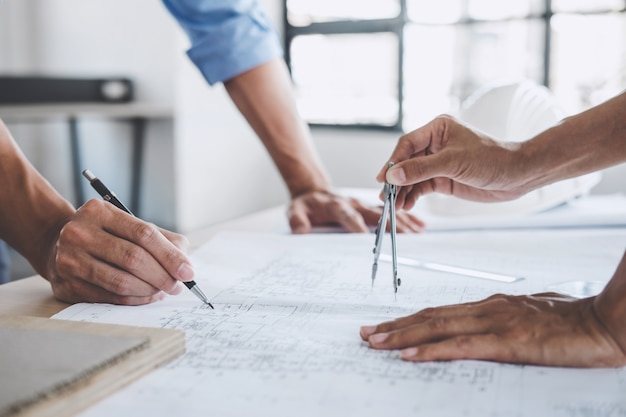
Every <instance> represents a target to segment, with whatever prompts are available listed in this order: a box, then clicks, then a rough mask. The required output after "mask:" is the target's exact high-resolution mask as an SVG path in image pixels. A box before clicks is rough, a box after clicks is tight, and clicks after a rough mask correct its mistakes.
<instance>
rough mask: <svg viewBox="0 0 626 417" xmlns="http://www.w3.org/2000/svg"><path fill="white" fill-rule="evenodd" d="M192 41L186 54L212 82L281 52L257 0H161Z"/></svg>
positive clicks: (268, 21)
mask: <svg viewBox="0 0 626 417" xmlns="http://www.w3.org/2000/svg"><path fill="white" fill-rule="evenodd" d="M163 3H164V4H165V7H167V9H168V10H169V11H170V13H171V14H172V15H173V16H174V17H175V18H176V20H178V23H180V25H181V26H182V28H183V29H184V31H185V32H186V33H187V36H188V37H189V40H190V41H191V47H190V48H189V50H188V51H187V55H188V56H189V58H190V59H191V61H192V62H193V63H194V64H195V65H196V66H197V67H198V69H199V70H200V72H202V74H203V75H204V78H206V80H207V81H208V82H209V84H211V85H213V84H215V83H218V82H222V81H226V80H229V79H230V78H233V77H235V76H236V75H238V74H241V73H242V72H245V71H247V70H249V69H252V68H254V67H256V66H258V65H261V64H263V63H265V62H267V61H270V60H271V59H273V58H275V57H277V56H281V55H282V48H281V46H280V42H279V39H278V35H277V33H276V30H275V29H274V27H273V26H272V24H271V22H270V20H269V18H268V17H267V15H266V14H265V13H264V12H263V10H262V9H261V7H260V5H259V3H258V1H257V0H163Z"/></svg>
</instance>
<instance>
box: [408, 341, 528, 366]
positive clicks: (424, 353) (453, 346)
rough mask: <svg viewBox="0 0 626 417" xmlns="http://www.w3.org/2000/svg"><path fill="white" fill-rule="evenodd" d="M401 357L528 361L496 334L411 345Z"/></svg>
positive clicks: (415, 359)
mask: <svg viewBox="0 0 626 417" xmlns="http://www.w3.org/2000/svg"><path fill="white" fill-rule="evenodd" d="M400 357H401V358H402V359H404V360H406V361H411V362H429V361H451V360H459V359H473V360H490V361H497V362H508V363H526V362H527V361H524V360H522V359H521V358H520V357H519V356H518V355H516V354H515V350H514V349H512V347H511V346H510V344H509V343H507V342H504V341H503V340H501V338H499V337H498V336H496V335H494V334H487V335H482V334H481V335H469V336H465V335H464V336H455V337H452V338H449V339H446V340H442V341H441V342H437V343H427V344H423V345H421V346H419V347H409V348H407V349H404V350H402V351H401V352H400Z"/></svg>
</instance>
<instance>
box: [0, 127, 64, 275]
mask: <svg viewBox="0 0 626 417" xmlns="http://www.w3.org/2000/svg"><path fill="white" fill-rule="evenodd" d="M0 184H2V186H1V187H0V202H2V203H0V238H2V239H3V240H5V241H6V242H7V243H9V245H11V246H12V247H13V248H15V249H16V250H17V251H18V252H20V253H21V254H22V255H23V256H24V257H25V258H26V259H27V260H28V261H29V262H30V263H31V264H32V265H33V267H34V268H35V269H36V271H37V272H38V273H40V274H42V275H46V273H47V268H48V266H49V262H50V261H51V258H52V256H53V251H54V242H55V241H56V236H57V234H58V232H59V230H60V229H61V227H62V226H63V224H65V223H66V222H67V221H68V219H69V218H70V216H72V214H73V213H74V208H73V207H72V206H71V205H70V204H69V203H68V202H67V201H66V200H65V199H63V197H61V196H60V195H59V194H58V193H57V192H56V191H55V190H54V188H53V187H52V186H51V185H50V184H49V183H48V182H47V181H46V180H45V179H44V178H43V177H42V176H41V175H40V174H39V173H38V172H37V171H36V170H35V169H34V168H33V167H32V165H31V164H30V163H29V162H28V161H27V160H26V158H25V157H24V155H23V154H22V153H21V151H20V150H19V149H18V147H17V145H16V144H15V142H14V141H13V139H12V138H11V136H10V134H9V132H8V130H7V129H6V127H5V126H4V124H2V122H0Z"/></svg>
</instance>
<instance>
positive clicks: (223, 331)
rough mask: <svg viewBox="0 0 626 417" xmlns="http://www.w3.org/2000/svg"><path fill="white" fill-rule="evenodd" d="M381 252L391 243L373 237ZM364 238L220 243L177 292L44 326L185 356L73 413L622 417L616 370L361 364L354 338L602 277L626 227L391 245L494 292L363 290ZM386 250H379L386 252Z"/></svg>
mask: <svg viewBox="0 0 626 417" xmlns="http://www.w3.org/2000/svg"><path fill="white" fill-rule="evenodd" d="M385 243H386V245H387V246H388V236H386V237H385ZM373 244H374V237H373V235H346V234H343V235H329V234H324V235H306V236H289V235H254V234H240V233H232V234H225V235H220V236H218V237H217V238H215V239H214V240H212V241H211V242H210V243H209V244H208V245H206V246H204V247H202V248H201V249H200V250H199V251H197V252H196V253H195V254H194V262H195V265H196V269H197V279H196V282H197V283H198V284H199V285H200V286H201V287H202V289H203V290H204V291H205V292H206V293H207V294H210V295H211V297H212V303H213V304H214V306H215V310H210V309H208V308H207V307H206V306H203V305H201V304H200V303H199V301H198V300H197V299H195V298H194V296H193V295H192V294H190V293H189V292H185V293H184V294H182V295H179V296H177V297H168V299H166V300H165V301H162V302H160V303H156V304H152V305H148V306H142V307H122V306H111V305H90V304H79V305H75V306H72V307H70V308H68V309H66V310H64V311H63V312H61V313H59V314H58V315H57V316H56V317H57V318H62V319H72V320H86V321H95V322H107V323H120V324H131V325H145V326H158V327H167V328H180V329H184V330H185V332H186V334H187V352H186V354H185V355H184V356H182V357H180V358H179V359H177V360H175V361H174V362H172V363H170V364H169V365H167V366H165V367H164V368H161V369H158V370H156V371H154V372H152V373H150V374H149V375H147V376H146V377H144V378H142V379H140V380H138V381H137V382H135V383H133V384H132V385H130V386H128V387H127V388H125V389H123V390H122V391H120V392H118V393H117V394H114V395H113V396H111V397H109V398H107V399H105V400H103V401H102V402H101V403H99V404H97V405H95V406H93V407H92V408H91V409H89V410H86V411H85V412H84V413H83V415H84V416H114V415H147V416H152V417H158V416H172V415H189V416H192V415H206V416H290V417H291V416H348V415H350V416H357V415H358V416H377V417H379V416H382V415H388V416H404V415H417V416H429V417H430V416H480V417H484V416H507V417H508V416H533V417H534V416H544V415H545V416H596V415H597V416H600V415H602V416H621V415H624V414H626V395H625V394H624V393H626V370H625V369H599V370H584V369H561V368H545V367H532V366H515V365H502V364H495V363H490V362H480V361H454V362H434V363H424V364H413V363H407V362H403V361H401V360H400V359H399V358H398V354H397V352H388V351H374V350H371V349H369V348H368V347H367V346H366V345H365V344H364V343H362V342H361V340H360V338H359V327H360V326H361V325H365V324H375V323H378V322H380V321H383V320H387V319H390V318H394V317H398V316H401V315H406V314H409V313H411V312H414V311H416V310H418V309H421V308H424V307H427V306H436V305H442V304H449V303H458V302H465V301H472V300H477V299H481V298H484V297H485V296H488V295H490V294H493V293H495V292H506V293H515V294H521V293H532V292H540V291H545V290H546V288H547V287H548V286H550V285H553V284H556V283H559V282H565V281H572V280H588V279H594V280H601V281H604V282H606V281H607V280H608V279H609V278H610V277H611V275H612V273H613V271H614V269H615V267H616V265H617V263H618V261H619V259H620V258H621V256H622V253H623V251H624V248H625V247H626V230H624V229H609V230H583V231H576V232H571V231H551V232H545V231H544V232H537V231H535V232H490V233H485V232H481V233H470V232H466V233H446V234H430V235H428V234H424V235H401V236H399V241H398V251H399V253H400V255H402V256H411V257H414V258H418V259H420V260H425V261H434V262H441V263H450V264H455V265H458V266H464V267H470V268H476V269H481V270H489V271H493V272H499V273H510V274H519V275H523V276H524V277H525V278H526V279H525V280H523V281H519V282H515V283H511V284H504V283H497V282H491V281H485V280H478V279H472V278H467V277H462V276H456V275H450V274H445V273H440V272H434V271H424V270H419V269H411V268H403V267H400V270H399V275H400V277H401V278H402V285H401V287H400V288H399V291H398V294H397V299H394V294H393V291H392V280H391V268H390V266H389V265H388V264H381V265H380V266H379V270H378V275H377V279H376V282H375V283H374V287H373V289H372V288H371V280H370V275H371V264H372V260H373V259H372V257H373V255H372V248H373ZM386 249H387V250H388V247H387V248H386Z"/></svg>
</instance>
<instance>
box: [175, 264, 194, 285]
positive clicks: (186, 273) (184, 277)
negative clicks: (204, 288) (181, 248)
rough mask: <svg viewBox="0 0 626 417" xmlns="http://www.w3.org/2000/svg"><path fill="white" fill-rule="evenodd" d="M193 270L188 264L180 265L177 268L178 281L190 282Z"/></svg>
mask: <svg viewBox="0 0 626 417" xmlns="http://www.w3.org/2000/svg"><path fill="white" fill-rule="evenodd" d="M193 275H194V272H193V268H192V267H191V265H189V264H182V265H181V266H180V267H179V268H178V279H180V280H181V281H191V280H192V279H193Z"/></svg>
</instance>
